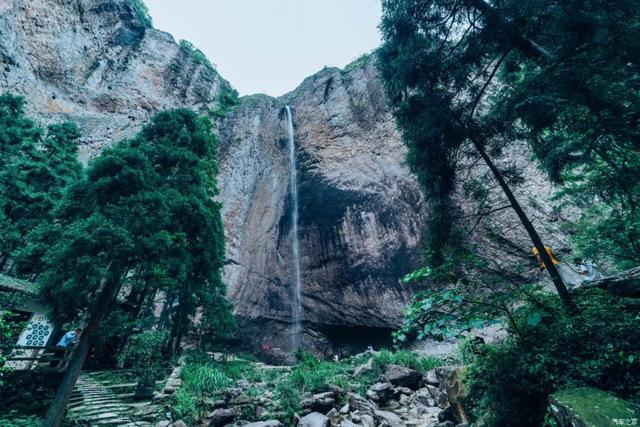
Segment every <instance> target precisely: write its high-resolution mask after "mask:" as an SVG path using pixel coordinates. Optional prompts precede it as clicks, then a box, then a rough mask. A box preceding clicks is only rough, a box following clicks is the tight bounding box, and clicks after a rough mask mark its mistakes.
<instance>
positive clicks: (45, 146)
mask: <svg viewBox="0 0 640 427" xmlns="http://www.w3.org/2000/svg"><path fill="white" fill-rule="evenodd" d="M79 136H80V134H79V132H78V130H77V128H76V127H75V125H73V124H71V123H63V124H57V125H51V126H49V127H48V129H47V130H46V131H45V130H43V129H41V128H39V127H38V126H36V125H35V124H34V123H33V122H32V121H31V120H30V119H28V118H26V117H25V114H24V101H23V100H22V98H19V97H15V96H13V95H9V94H4V95H1V96H0V231H1V232H2V238H1V239H0V270H2V269H6V268H12V267H13V261H14V260H13V254H14V252H15V251H16V250H18V249H20V248H23V247H24V246H25V244H26V242H27V240H28V234H29V233H30V232H31V231H32V230H34V229H36V228H38V227H41V226H45V225H47V224H49V223H50V222H51V221H52V219H53V216H52V211H53V208H54V206H55V204H56V203H57V202H58V200H60V199H61V197H62V193H63V191H64V188H65V187H66V186H67V185H69V184H70V183H72V182H74V181H76V180H77V179H79V177H80V174H81V165H80V163H79V162H78V160H77V145H76V140H77V138H78V137H79Z"/></svg>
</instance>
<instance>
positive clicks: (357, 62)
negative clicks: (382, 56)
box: [344, 53, 371, 73]
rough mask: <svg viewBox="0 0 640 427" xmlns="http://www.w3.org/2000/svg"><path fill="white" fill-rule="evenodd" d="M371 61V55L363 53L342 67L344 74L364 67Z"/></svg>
mask: <svg viewBox="0 0 640 427" xmlns="http://www.w3.org/2000/svg"><path fill="white" fill-rule="evenodd" d="M370 59H371V53H365V54H362V55H360V56H359V57H357V58H356V59H354V60H353V61H351V62H350V63H349V64H347V65H346V66H345V67H344V72H345V73H348V72H350V71H353V70H357V69H358V68H362V67H364V66H365V65H366V64H367V63H368V62H369V60H370Z"/></svg>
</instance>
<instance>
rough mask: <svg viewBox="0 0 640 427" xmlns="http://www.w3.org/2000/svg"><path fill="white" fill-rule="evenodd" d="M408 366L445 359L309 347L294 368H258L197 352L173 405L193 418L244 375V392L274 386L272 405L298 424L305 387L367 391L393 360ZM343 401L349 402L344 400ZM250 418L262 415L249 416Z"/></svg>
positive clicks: (420, 367) (254, 394)
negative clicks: (344, 353) (358, 371)
mask: <svg viewBox="0 0 640 427" xmlns="http://www.w3.org/2000/svg"><path fill="white" fill-rule="evenodd" d="M369 359H373V362H372V367H373V369H372V371H371V372H368V373H366V374H364V375H360V376H359V377H357V378H353V377H352V373H353V370H354V369H355V368H356V367H357V366H359V365H361V364H364V363H367V362H368V361H369ZM389 364H396V365H401V366H406V367H409V368H412V369H415V370H417V371H420V372H423V373H425V372H426V371H428V370H430V369H432V368H434V367H437V366H440V365H441V364H442V361H441V360H439V359H436V358H433V357H421V356H418V355H416V354H414V353H412V352H410V351H398V352H392V351H386V350H385V351H381V352H379V353H375V354H373V355H372V354H363V355H359V356H357V357H352V358H347V359H343V360H341V361H340V362H329V361H325V360H319V359H318V358H316V357H314V356H313V355H311V354H308V353H301V354H300V355H298V364H297V365H296V366H295V367H294V368H293V369H292V370H291V371H290V372H289V371H286V370H285V371H283V370H280V369H256V368H255V366H254V365H253V363H252V362H250V361H248V360H234V361H229V362H226V363H223V362H214V361H212V360H211V359H210V358H209V356H208V355H202V354H201V355H192V356H190V357H189V358H188V359H187V364H186V365H185V367H184V368H183V370H182V380H183V387H182V388H181V389H180V390H179V391H178V392H176V395H175V405H174V406H173V408H172V411H173V413H174V416H175V417H176V418H182V419H183V420H184V421H185V422H187V423H188V424H189V423H192V422H193V421H194V420H197V419H198V418H199V417H200V416H202V415H204V413H205V412H206V408H204V407H201V405H200V402H202V401H203V399H206V398H208V397H212V396H214V395H215V394H216V392H218V391H220V390H223V389H225V388H227V387H234V386H236V384H237V383H238V381H240V380H246V381H248V382H249V383H250V384H251V385H250V387H248V388H247V389H245V391H244V392H243V393H244V395H245V396H247V397H249V398H259V397H261V396H263V395H265V394H266V393H269V392H273V401H272V404H271V406H269V407H268V408H267V409H268V411H269V413H270V416H273V417H276V418H278V419H279V420H280V421H282V422H284V423H285V424H287V425H294V420H295V414H296V413H298V414H299V413H300V409H301V408H300V401H301V400H302V398H301V396H302V395H303V394H304V393H321V392H324V391H328V390H329V388H330V386H337V387H340V388H342V389H343V390H345V391H347V392H355V393H358V394H361V395H364V394H365V393H366V390H367V389H368V388H369V387H370V386H371V385H372V384H374V383H375V382H377V381H378V378H379V377H380V375H381V374H383V373H384V370H385V369H386V367H387V365H389ZM339 404H343V402H339ZM248 421H257V420H252V419H248Z"/></svg>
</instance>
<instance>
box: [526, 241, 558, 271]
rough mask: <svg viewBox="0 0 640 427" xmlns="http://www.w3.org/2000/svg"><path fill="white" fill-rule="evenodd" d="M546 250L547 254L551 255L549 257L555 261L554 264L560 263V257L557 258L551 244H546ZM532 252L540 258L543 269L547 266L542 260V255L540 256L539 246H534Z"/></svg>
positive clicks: (539, 261)
mask: <svg viewBox="0 0 640 427" xmlns="http://www.w3.org/2000/svg"><path fill="white" fill-rule="evenodd" d="M544 250H545V251H546V252H547V255H549V258H551V262H553V264H554V265H558V264H560V260H559V259H558V258H556V255H555V254H554V253H553V249H551V247H550V246H547V245H545V246H544ZM531 253H532V254H533V256H534V257H536V259H537V260H538V263H539V264H540V269H541V270H543V269H544V268H545V266H544V262H542V257H541V256H540V253H539V252H538V248H536V247H535V246H534V247H533V248H532V249H531Z"/></svg>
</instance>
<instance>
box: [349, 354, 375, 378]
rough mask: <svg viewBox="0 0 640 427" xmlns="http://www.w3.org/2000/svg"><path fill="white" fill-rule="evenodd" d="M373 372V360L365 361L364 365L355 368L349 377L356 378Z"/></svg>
mask: <svg viewBox="0 0 640 427" xmlns="http://www.w3.org/2000/svg"><path fill="white" fill-rule="evenodd" d="M371 371H373V358H371V359H369V360H367V362H366V363H363V364H362V365H360V366H357V367H356V368H355V369H354V370H353V374H351V376H352V377H353V378H357V377H359V376H361V375H363V374H366V373H367V372H371Z"/></svg>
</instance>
